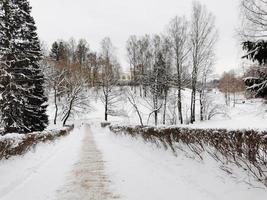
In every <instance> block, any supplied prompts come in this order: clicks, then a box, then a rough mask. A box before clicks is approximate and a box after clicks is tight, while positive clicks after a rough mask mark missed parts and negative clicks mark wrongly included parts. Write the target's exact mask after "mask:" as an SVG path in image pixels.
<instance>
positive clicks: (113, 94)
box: [100, 38, 120, 121]
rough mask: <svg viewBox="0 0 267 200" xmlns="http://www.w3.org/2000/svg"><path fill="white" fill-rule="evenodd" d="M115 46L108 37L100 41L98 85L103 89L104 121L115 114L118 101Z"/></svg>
mask: <svg viewBox="0 0 267 200" xmlns="http://www.w3.org/2000/svg"><path fill="white" fill-rule="evenodd" d="M114 51H115V47H114V46H113V44H112V42H111V40H110V38H104V39H103V40H102V42H101V56H102V58H101V59H100V62H101V75H100V76H101V78H100V86H101V88H102V91H103V98H102V101H103V103H104V106H105V121H107V120H108V116H109V115H115V114H116V113H115V111H114V106H115V104H116V103H117V102H118V101H119V96H120V95H119V94H118V90H116V88H115V87H116V86H117V83H118V79H119V70H120V65H119V63H118V61H117V59H116V56H115V54H114Z"/></svg>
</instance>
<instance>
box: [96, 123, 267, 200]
mask: <svg viewBox="0 0 267 200" xmlns="http://www.w3.org/2000/svg"><path fill="white" fill-rule="evenodd" d="M92 130H93V132H94V136H95V139H96V142H97V145H98V147H99V148H100V150H101V152H102V153H103V156H104V161H105V165H106V171H107V174H108V176H109V177H110V178H111V180H112V189H113V191H116V192H117V193H119V194H120V197H121V199H125V200H136V199H145V200H162V199H168V200H176V199H182V200H196V199H197V200H229V199H237V200H251V199H257V200H265V199H267V190H266V188H264V187H263V186H262V185H260V184H258V183H256V182H254V181H253V180H249V178H247V174H246V173H245V172H242V170H238V169H237V170H236V174H235V175H232V176H230V175H229V174H226V172H224V171H222V170H221V169H220V165H219V164H218V163H217V162H215V161H214V160H212V159H209V158H208V157H207V158H205V159H204V161H197V160H194V159H190V158H187V157H186V156H185V155H184V153H180V154H178V155H177V156H174V155H173V153H172V152H171V151H168V150H167V151H166V150H165V149H164V148H158V147H156V146H154V145H152V144H145V143H144V142H143V141H142V140H141V139H133V138H131V137H128V136H116V135H114V134H113V133H110V131H109V130H107V129H106V130H103V129H100V128H98V127H97V126H93V127H92ZM246 182H250V183H251V184H252V185H249V184H248V183H246Z"/></svg>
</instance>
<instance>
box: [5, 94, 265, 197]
mask: <svg viewBox="0 0 267 200" xmlns="http://www.w3.org/2000/svg"><path fill="white" fill-rule="evenodd" d="M90 95H91V96H94V94H90ZM189 95H190V91H188V90H186V91H184V93H183V102H184V104H185V107H188V105H189V103H190V102H189ZM212 95H213V97H214V99H215V102H216V103H218V104H221V105H222V106H223V105H224V98H223V95H222V94H221V93H218V92H216V93H215V92H214V93H212ZM239 99H240V100H239V104H237V105H236V106H235V107H234V108H233V107H230V108H229V107H228V108H227V116H216V117H215V118H214V119H212V120H210V121H206V122H197V123H196V124H194V125H190V126H191V127H203V128H206V127H209V128H231V129H235V128H242V129H243V128H257V129H261V130H266V129H267V123H266V120H267V115H266V110H267V105H266V104H264V101H263V100H260V99H253V100H245V103H243V101H244V98H243V97H242V96H241V97H239ZM139 101H142V100H141V99H139ZM240 102H241V103H240ZM144 104H145V102H142V105H141V106H140V109H141V112H142V116H143V118H144V122H146V121H147V116H148V114H149V109H147V108H146V106H144ZM91 105H92V107H94V109H93V110H92V111H91V112H89V111H88V112H87V113H86V114H83V115H81V116H78V117H77V116H76V120H75V129H74V131H73V132H72V133H71V134H70V135H68V136H66V137H63V138H61V139H59V140H56V141H55V142H53V143H46V144H39V145H37V147H36V149H34V150H32V151H30V152H28V153H27V154H25V155H24V156H16V157H12V158H10V159H9V160H2V161H0V199H1V200H17V199H25V200H45V199H47V200H56V199H59V200H63V199H64V200H65V199H71V200H72V199H79V200H83V199H93V200H94V199H96V200H100V199H101V200H103V199H125V200H136V199H140V200H142V199H145V200H156V199H159V200H162V199H168V200H172V199H182V200H196V199H199V200H201V199H203V200H217V199H219V200H226V199H237V200H239V199H240V200H246V199H247V200H249V199H256V200H263V199H264V200H265V199H267V190H266V188H265V187H263V186H262V185H261V184H259V183H257V182H255V181H254V180H253V179H252V178H250V177H248V176H247V174H246V172H244V171H242V170H241V169H238V168H234V170H233V172H234V173H233V174H232V175H229V174H227V173H226V172H224V171H223V170H221V169H220V167H221V166H220V164H219V163H217V162H215V161H214V160H212V159H210V157H208V156H207V157H205V159H204V160H203V161H198V160H194V159H190V158H187V157H186V156H185V154H184V153H182V152H180V153H178V154H177V156H175V155H173V153H172V152H170V151H169V150H165V149H164V148H158V147H155V146H154V145H152V144H145V143H144V142H143V141H142V140H141V139H133V138H130V137H128V136H116V135H114V134H113V133H111V132H110V131H109V130H108V129H102V128H100V122H101V121H103V118H104V106H103V104H102V103H101V102H100V101H99V100H98V101H96V100H95V99H92V100H91ZM118 108H119V109H121V110H124V113H126V114H127V115H124V116H117V117H110V118H109V120H110V121H111V122H112V123H119V124H138V116H137V114H136V113H135V111H134V109H133V108H132V106H131V105H130V104H129V103H127V102H126V101H123V102H120V103H119V105H118ZM49 109H50V111H49V113H51V115H50V116H52V111H53V106H50V107H49ZM185 115H186V109H185ZM51 120H52V117H51ZM87 124H89V125H90V127H88V125H87ZM149 124H153V121H152V120H151V121H150V122H149ZM184 126H189V125H184ZM51 127H53V126H51ZM51 127H50V128H51ZM96 193H99V194H102V195H95V194H96ZM89 194H90V195H91V196H90V195H89Z"/></svg>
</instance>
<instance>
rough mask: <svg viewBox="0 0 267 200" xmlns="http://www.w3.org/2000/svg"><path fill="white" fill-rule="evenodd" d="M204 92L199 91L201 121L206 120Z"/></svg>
mask: <svg viewBox="0 0 267 200" xmlns="http://www.w3.org/2000/svg"><path fill="white" fill-rule="evenodd" d="M203 96H204V95H203V92H202V91H200V92H199V105H200V121H203V120H204V105H203Z"/></svg>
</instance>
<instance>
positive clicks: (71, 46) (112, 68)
mask: <svg viewBox="0 0 267 200" xmlns="http://www.w3.org/2000/svg"><path fill="white" fill-rule="evenodd" d="M114 49H115V48H114V47H113V45H112V42H111V40H110V39H109V38H104V39H103V40H102V42H101V52H99V53H96V52H92V51H90V48H89V45H88V43H87V41H86V40H83V39H81V40H79V41H78V43H77V42H76V41H75V40H74V39H71V40H69V41H68V42H66V41H63V40H58V41H56V42H54V43H53V45H52V47H51V50H50V51H49V52H46V57H45V58H44V59H43V61H42V67H43V71H44V73H45V78H46V85H47V89H48V93H49V94H50V95H53V98H50V99H51V100H52V99H53V104H54V107H55V109H54V110H55V112H54V119H53V121H54V124H57V122H58V120H59V119H58V118H59V117H60V118H61V121H62V123H63V125H66V123H67V121H68V119H69V118H70V117H72V116H74V115H77V114H79V113H83V112H84V111H85V110H87V111H88V109H90V97H89V96H88V93H86V91H87V90H88V89H89V88H93V87H94V88H97V90H99V89H100V88H101V89H102V90H101V91H102V93H101V99H102V100H103V103H104V105H105V120H107V116H108V115H110V114H112V109H111V108H112V107H113V106H114V103H115V102H116V98H117V96H116V95H115V93H114V86H116V85H117V80H118V79H119V73H120V65H119V63H118V61H117V59H116V55H115V51H114Z"/></svg>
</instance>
